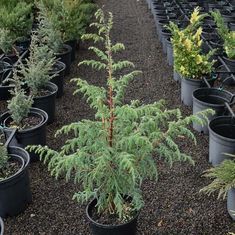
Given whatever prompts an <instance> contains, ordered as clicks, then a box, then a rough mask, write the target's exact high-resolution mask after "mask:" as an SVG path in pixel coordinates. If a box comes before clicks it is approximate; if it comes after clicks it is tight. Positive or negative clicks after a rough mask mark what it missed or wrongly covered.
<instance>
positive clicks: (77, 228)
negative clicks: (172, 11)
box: [0, 0, 235, 235]
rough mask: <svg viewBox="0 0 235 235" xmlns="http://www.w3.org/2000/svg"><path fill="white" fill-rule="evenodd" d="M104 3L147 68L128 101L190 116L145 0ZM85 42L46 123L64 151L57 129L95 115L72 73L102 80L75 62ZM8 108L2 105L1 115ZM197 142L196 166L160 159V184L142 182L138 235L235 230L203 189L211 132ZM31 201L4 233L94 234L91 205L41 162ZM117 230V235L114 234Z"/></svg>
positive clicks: (190, 148)
mask: <svg viewBox="0 0 235 235" xmlns="http://www.w3.org/2000/svg"><path fill="white" fill-rule="evenodd" d="M97 3H98V4H99V6H103V5H104V8H105V10H108V11H112V12H113V14H114V30H113V35H112V36H113V41H118V42H123V43H124V44H125V46H126V51H125V52H124V53H123V54H122V58H126V59H128V60H131V61H132V62H134V63H135V65H136V67H137V68H138V69H140V70H142V71H143V75H142V76H140V77H138V78H136V80H135V81H134V82H132V83H131V85H130V87H129V88H128V90H127V95H126V102H129V101H130V100H131V99H140V100H141V101H142V102H143V103H150V102H154V101H157V100H159V99H165V100H166V101H167V103H168V107H169V108H175V107H179V108H180V109H181V110H182V111H183V113H184V114H185V115H187V114H190V113H191V112H192V111H191V109H189V108H186V107H185V106H183V105H182V104H181V102H180V85H179V84H178V83H176V82H174V81H173V78H172V74H173V71H172V68H171V67H169V66H168V65H167V64H166V56H165V55H164V54H163V52H162V48H161V45H160V43H159V42H158V39H157V36H156V29H155V25H154V21H153V18H152V16H151V13H150V12H149V10H148V9H147V4H146V2H145V0H118V1H117V0H109V1H106V0H97ZM87 47H88V45H87V44H85V43H83V44H81V46H80V49H79V51H78V53H77V57H76V61H75V62H74V63H73V66H72V69H71V74H70V76H69V77H67V78H66V85H65V95H64V96H63V97H62V98H61V99H58V100H57V118H56V121H55V123H53V124H52V125H50V126H48V145H49V146H51V147H53V148H59V147H60V146H61V145H62V143H63V142H64V141H65V139H66V137H65V136H62V137H60V138H58V139H55V138H54V133H55V131H56V130H57V129H58V128H60V127H61V126H63V125H64V124H68V123H70V122H74V121H79V120H81V119H83V118H93V117H94V112H93V111H92V110H90V108H89V107H88V105H87V104H86V102H85V100H84V99H83V97H82V95H81V94H78V95H76V96H72V93H73V91H74V89H75V86H74V84H72V83H70V82H69V80H70V78H73V77H78V76H79V77H82V78H86V79H87V81H88V82H90V83H94V84H103V82H104V81H103V80H102V79H101V76H100V75H99V74H98V72H96V71H91V70H88V69H86V68H85V67H81V68H78V67H77V63H78V62H79V61H81V60H82V59H84V58H86V59H87V58H90V57H91V56H92V55H91V54H90V52H88V51H87ZM5 107H6V104H5V103H4V102H0V110H1V112H2V111H3V110H4V108H5ZM195 134H196V136H197V139H198V145H197V146H194V145H193V144H192V143H191V142H182V143H181V146H182V150H184V151H185V152H187V153H188V154H190V155H191V156H192V157H193V159H194V160H195V161H196V165H195V166H194V167H193V166H190V165H188V164H175V165H174V167H173V168H171V169H170V168H169V167H168V166H166V165H165V164H163V163H162V162H160V161H159V168H158V169H159V181H158V182H154V181H147V182H145V183H144V184H143V192H144V198H145V202H146V203H145V206H144V208H143V209H142V211H141V214H140V217H139V227H138V235H140V234H141V235H143V234H144V235H157V234H159V235H168V234H169V235H170V234H174V235H181V234H182V235H185V234H187V235H212V234H213V235H222V234H223V235H226V234H227V233H228V232H229V231H235V225H234V222H233V221H232V220H231V219H230V217H229V216H228V214H227V211H226V202H225V201H222V200H217V199H216V197H215V196H214V197H213V196H212V197H207V196H205V195H202V194H199V190H200V189H201V188H202V187H203V186H205V185H206V184H208V183H209V181H208V180H207V179H205V178H202V177H201V175H202V172H203V171H204V170H206V169H207V168H209V167H210V164H208V137H207V136H203V135H201V134H198V133H195ZM30 176H31V188H32V194H33V203H32V204H31V205H30V206H29V207H28V209H27V210H26V211H25V212H24V213H23V214H21V215H19V216H17V217H15V218H8V219H6V220H5V226H6V232H5V235H49V234H50V235H57V234H58V235H59V234H60V235H75V234H76V235H88V234H90V233H89V230H88V224H87V221H86V218H85V215H84V214H85V213H84V211H85V206H81V205H79V204H77V203H76V202H75V201H73V200H72V199H71V198H72V196H73V193H74V192H76V190H78V186H76V185H74V184H73V183H66V182H65V181H64V180H63V179H60V180H57V181H56V180H55V179H54V178H52V177H51V176H50V175H49V173H48V172H47V168H46V166H45V165H43V164H42V163H40V162H38V163H33V164H31V166H30ZM110 235H111V234H110Z"/></svg>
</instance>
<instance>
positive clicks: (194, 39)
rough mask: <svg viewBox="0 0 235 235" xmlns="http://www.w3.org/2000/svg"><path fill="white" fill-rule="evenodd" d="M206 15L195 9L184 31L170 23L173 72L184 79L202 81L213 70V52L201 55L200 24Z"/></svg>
mask: <svg viewBox="0 0 235 235" xmlns="http://www.w3.org/2000/svg"><path fill="white" fill-rule="evenodd" d="M205 16H206V14H201V15H200V12H199V8H198V7H197V8H195V9H194V12H193V13H192V15H191V18H190V24H189V25H188V26H187V27H186V28H185V29H182V30H181V29H180V28H179V27H178V25H176V24H175V23H173V22H170V24H169V25H168V27H167V28H168V29H169V30H170V31H171V33H172V38H171V42H172V45H173V51H174V70H175V71H176V72H178V73H179V74H181V75H182V76H183V77H184V78H193V79H202V77H203V76H208V75H210V74H211V72H212V70H213V65H214V62H215V61H213V60H211V57H212V55H213V54H214V50H213V51H210V52H209V53H208V54H203V53H202V38H201V34H202V27H201V23H202V20H203V18H204V17H205Z"/></svg>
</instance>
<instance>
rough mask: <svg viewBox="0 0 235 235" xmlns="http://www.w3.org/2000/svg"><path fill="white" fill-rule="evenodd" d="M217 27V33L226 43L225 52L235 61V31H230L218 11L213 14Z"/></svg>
mask: <svg viewBox="0 0 235 235" xmlns="http://www.w3.org/2000/svg"><path fill="white" fill-rule="evenodd" d="M211 15H212V16H213V17H214V20H215V23H216V25H217V31H218V33H219V35H220V37H221V38H222V39H223V41H224V45H223V46H224V51H225V53H226V54H227V56H228V58H230V59H235V31H229V29H228V28H227V26H226V25H225V23H224V19H223V17H222V15H221V13H220V12H219V11H218V10H217V11H214V12H211Z"/></svg>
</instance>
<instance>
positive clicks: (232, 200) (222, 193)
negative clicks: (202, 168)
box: [200, 154, 235, 220]
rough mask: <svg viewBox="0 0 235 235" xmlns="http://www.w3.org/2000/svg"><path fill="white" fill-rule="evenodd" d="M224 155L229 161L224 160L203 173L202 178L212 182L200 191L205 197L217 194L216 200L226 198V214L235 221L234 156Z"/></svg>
mask: <svg viewBox="0 0 235 235" xmlns="http://www.w3.org/2000/svg"><path fill="white" fill-rule="evenodd" d="M226 155H227V156H226V157H227V158H231V159H226V160H224V161H223V162H222V163H221V164H220V165H218V166H216V167H214V168H211V169H209V170H207V171H206V172H205V174H204V176H205V177H207V178H210V179H213V181H212V182H211V183H210V184H209V185H207V186H205V187H204V188H203V189H201V190H200V191H201V192H203V193H205V194H207V195H211V194H213V193H215V192H218V199H219V198H223V199H225V198H226V197H227V210H228V213H229V215H230V216H231V217H232V219H233V220H235V161H234V157H235V156H234V155H231V154H226Z"/></svg>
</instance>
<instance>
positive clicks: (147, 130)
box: [29, 10, 210, 221]
mask: <svg viewBox="0 0 235 235" xmlns="http://www.w3.org/2000/svg"><path fill="white" fill-rule="evenodd" d="M95 17H96V19H97V22H95V23H93V24H91V26H93V27H95V28H96V29H97V31H98V32H97V33H94V34H85V35H83V37H82V39H84V40H86V39H87V40H88V39H92V40H93V41H94V42H99V43H101V44H102V45H103V46H104V49H101V48H98V47H94V46H92V47H90V48H89V49H90V50H91V51H93V52H94V53H95V54H96V56H97V57H98V58H99V60H85V61H82V62H81V63H80V64H79V66H82V65H89V66H91V67H92V68H94V69H97V70H104V71H105V72H106V79H107V80H106V81H107V86H105V87H98V86H95V85H90V84H88V83H87V82H86V81H85V80H82V79H80V78H78V79H73V81H74V82H76V83H77V86H78V89H77V90H76V91H75V94H76V93H78V92H82V93H83V94H84V95H85V96H86V97H87V101H88V102H89V104H90V106H91V107H92V108H94V109H95V110H96V115H95V120H94V121H92V120H81V121H79V122H76V123H72V124H69V125H66V126H64V127H62V129H60V130H59V131H57V134H56V135H60V134H63V135H64V134H69V133H71V132H72V133H73V134H74V137H72V138H71V139H68V140H67V141H66V143H65V145H64V146H63V147H62V148H61V149H60V150H59V151H55V150H52V149H50V148H49V147H47V146H44V147H43V146H31V147H29V149H30V150H33V151H36V153H39V155H40V157H41V159H42V160H43V161H44V163H48V169H49V171H51V174H52V175H54V176H55V177H56V178H58V177H59V176H60V175H63V174H65V176H66V179H67V180H69V179H71V178H74V182H75V183H78V184H81V186H82V189H81V191H80V192H77V193H75V195H74V197H73V198H74V199H76V200H78V202H85V201H87V200H89V199H92V198H97V210H98V212H99V213H108V214H115V215H116V216H117V217H119V219H120V221H123V220H127V219H129V218H130V216H131V215H130V214H129V213H130V211H131V212H133V211H137V210H139V209H140V208H141V207H142V206H143V198H142V194H141V188H140V187H141V184H142V182H143V181H144V180H145V179H147V178H150V179H156V178H157V175H158V170H157V165H156V162H155V159H154V157H153V153H154V152H155V153H157V155H158V157H159V158H162V159H163V160H165V161H166V162H168V163H169V164H170V166H172V164H173V163H174V162H177V161H188V162H190V163H192V164H193V163H194V161H193V160H192V159H191V157H190V156H188V155H186V154H185V153H181V151H180V149H179V147H178V145H177V143H176V142H175V141H176V139H179V138H180V139H181V140H182V139H184V137H187V138H190V139H192V140H193V141H196V140H195V137H194V135H193V133H192V132H191V131H190V130H189V129H188V128H187V126H188V125H189V124H190V123H191V122H192V121H195V122H198V123H201V124H202V123H204V121H203V119H201V118H199V116H189V117H186V118H183V117H182V114H181V112H180V110H179V109H173V110H168V109H166V107H165V102H164V101H159V102H154V103H152V104H147V105H143V104H141V103H140V101H138V100H135V101H132V102H131V103H130V104H124V103H123V97H124V91H125V88H126V87H127V86H128V83H129V82H130V81H131V80H133V79H134V78H135V77H136V76H138V75H140V73H141V72H140V71H137V70H134V71H132V72H129V73H127V74H124V75H120V76H118V74H120V73H121V70H123V69H125V68H129V69H130V68H134V64H133V63H131V62H129V61H127V60H120V61H116V60H115V59H114V57H113V55H114V54H116V53H118V52H120V51H123V50H124V49H125V47H124V45H123V44H122V43H115V44H113V43H112V41H111V37H110V31H111V29H112V27H113V16H112V14H111V13H109V17H108V19H106V17H105V14H104V12H103V11H102V10H98V11H97V12H96V14H95ZM209 112H210V111H206V112H202V113H200V115H202V116H204V117H205V115H206V113H209ZM125 195H128V196H130V197H131V198H132V202H131V209H130V207H128V209H127V206H126V202H125V199H124V198H123V196H125Z"/></svg>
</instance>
